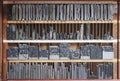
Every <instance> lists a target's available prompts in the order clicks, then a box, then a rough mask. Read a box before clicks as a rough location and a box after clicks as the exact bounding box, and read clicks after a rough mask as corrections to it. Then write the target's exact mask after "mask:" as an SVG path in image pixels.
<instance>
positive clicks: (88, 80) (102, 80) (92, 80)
mask: <svg viewBox="0 0 120 81" xmlns="http://www.w3.org/2000/svg"><path fill="white" fill-rule="evenodd" d="M7 81H120V79H100V80H98V79H85V80H72V79H71V80H7Z"/></svg>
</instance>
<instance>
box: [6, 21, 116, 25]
mask: <svg viewBox="0 0 120 81" xmlns="http://www.w3.org/2000/svg"><path fill="white" fill-rule="evenodd" d="M7 23H8V24H18V23H21V24H26V23H27V24H33V23H34V24H40V23H45V24H48V23H51V24H54V23H58V24H59V23H68V24H69V23H71V24H72V23H117V20H97V21H96V20H91V21H90V20H78V21H77V20H75V21H74V20H71V21H69V20H68V21H65V20H61V21H60V20H48V21H47V20H23V21H21V20H8V21H7Z"/></svg>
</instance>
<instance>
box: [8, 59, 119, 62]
mask: <svg viewBox="0 0 120 81" xmlns="http://www.w3.org/2000/svg"><path fill="white" fill-rule="evenodd" d="M116 61H117V60H115V59H112V60H104V59H94V60H91V59H88V60H81V59H80V60H69V59H53V60H8V62H116Z"/></svg>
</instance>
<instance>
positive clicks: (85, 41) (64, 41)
mask: <svg viewBox="0 0 120 81" xmlns="http://www.w3.org/2000/svg"><path fill="white" fill-rule="evenodd" d="M3 43H117V39H114V40H3Z"/></svg>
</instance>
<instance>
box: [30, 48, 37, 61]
mask: <svg viewBox="0 0 120 81" xmlns="http://www.w3.org/2000/svg"><path fill="white" fill-rule="evenodd" d="M38 54H39V49H38V47H37V46H29V59H38Z"/></svg>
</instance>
